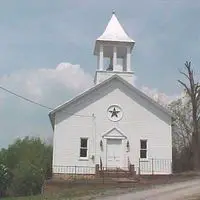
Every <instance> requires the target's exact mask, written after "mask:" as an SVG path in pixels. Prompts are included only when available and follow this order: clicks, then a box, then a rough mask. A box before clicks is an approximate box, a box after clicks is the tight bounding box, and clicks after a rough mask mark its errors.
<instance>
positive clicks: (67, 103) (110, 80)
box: [49, 74, 172, 127]
mask: <svg viewBox="0 0 200 200" xmlns="http://www.w3.org/2000/svg"><path fill="white" fill-rule="evenodd" d="M113 80H117V81H119V82H121V83H123V84H124V85H125V86H126V87H128V88H129V89H131V90H132V91H134V92H135V93H136V94H137V95H139V96H141V97H142V98H144V99H146V100H147V101H148V102H150V103H151V104H152V105H154V106H155V107H156V108H158V109H159V110H161V111H162V112H163V113H165V114H167V115H168V116H169V117H172V115H171V113H170V112H169V111H168V110H167V109H166V108H165V107H163V106H161V105H160V104H159V103H157V102H156V101H154V100H153V99H152V98H150V97H149V96H147V95H146V94H144V93H143V92H141V91H140V90H138V89H137V88H136V87H134V86H133V85H131V84H130V83H129V82H127V81H126V80H124V79H123V78H121V77H120V76H118V75H117V74H115V75H113V76H111V77H110V78H108V79H106V80H105V81H103V82H101V83H99V84H97V85H95V86H93V87H92V88H90V89H88V90H86V91H85V92H83V93H81V94H79V95H77V96H76V97H74V98H72V99H71V100H69V101H67V102H65V103H63V104H61V105H59V106H58V107H56V108H55V109H54V110H52V111H51V112H50V113H49V118H50V121H51V124H52V127H54V118H55V113H56V112H58V111H61V110H62V109H64V108H66V107H67V106H69V105H71V104H72V103H74V102H76V101H78V100H79V99H81V98H84V97H85V96H86V95H88V94H90V93H92V92H93V91H95V90H97V89H99V88H101V87H102V86H104V85H106V84H109V83H110V82H112V81H113ZM91 117H92V116H91Z"/></svg>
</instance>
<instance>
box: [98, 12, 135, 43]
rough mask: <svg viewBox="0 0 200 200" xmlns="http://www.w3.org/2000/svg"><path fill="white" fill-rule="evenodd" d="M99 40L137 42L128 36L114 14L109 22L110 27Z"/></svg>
mask: <svg viewBox="0 0 200 200" xmlns="http://www.w3.org/2000/svg"><path fill="white" fill-rule="evenodd" d="M97 40H101V41H118V42H130V43H134V42H135V41H134V40H132V39H131V38H130V37H129V36H128V35H127V34H126V32H125V31H124V29H123V27H122V26H121V24H120V23H119V21H118V19H117V17H116V15H115V13H114V12H113V15H112V17H111V19H110V21H109V22H108V25H107V27H106V29H105V31H104V33H103V34H102V35H101V36H100V37H99V38H98V39H97Z"/></svg>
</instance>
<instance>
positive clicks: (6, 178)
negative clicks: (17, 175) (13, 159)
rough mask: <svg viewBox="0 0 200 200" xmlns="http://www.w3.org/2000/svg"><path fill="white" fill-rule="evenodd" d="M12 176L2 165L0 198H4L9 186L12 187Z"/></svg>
mask: <svg viewBox="0 0 200 200" xmlns="http://www.w3.org/2000/svg"><path fill="white" fill-rule="evenodd" d="M10 180H11V176H10V173H9V170H8V168H7V167H6V166H5V165H3V164H0V197H1V196H4V195H5V193H6V190H7V188H8V186H9V185H10Z"/></svg>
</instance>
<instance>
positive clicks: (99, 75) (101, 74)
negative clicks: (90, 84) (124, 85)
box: [94, 66, 134, 85]
mask: <svg viewBox="0 0 200 200" xmlns="http://www.w3.org/2000/svg"><path fill="white" fill-rule="evenodd" d="M117 67H118V66H116V68H117ZM114 74H117V75H118V76H120V77H122V78H123V79H124V80H126V81H127V82H129V83H130V84H131V85H132V84H133V79H134V76H133V72H125V71H96V74H95V77H94V83H95V84H99V83H101V82H103V81H105V80H106V79H108V78H110V77H111V76H113V75H114Z"/></svg>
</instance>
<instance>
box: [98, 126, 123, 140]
mask: <svg viewBox="0 0 200 200" xmlns="http://www.w3.org/2000/svg"><path fill="white" fill-rule="evenodd" d="M102 137H103V138H113V139H114V138H115V139H117V138H119V139H122V138H124V139H125V138H127V137H126V136H125V135H124V134H123V133H122V132H121V131H120V130H119V129H117V128H112V129H110V130H109V131H107V132H106V133H104V134H103V136H102Z"/></svg>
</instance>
